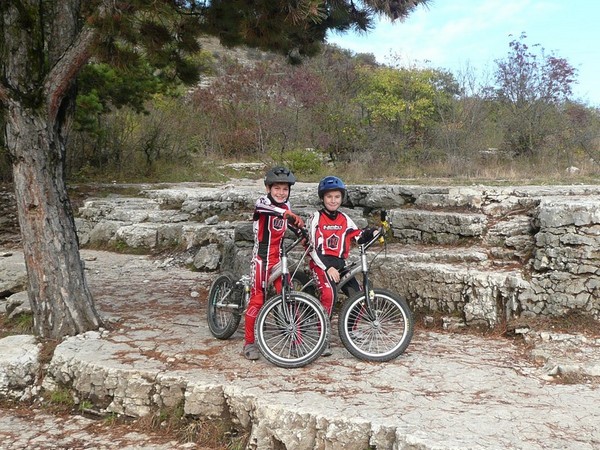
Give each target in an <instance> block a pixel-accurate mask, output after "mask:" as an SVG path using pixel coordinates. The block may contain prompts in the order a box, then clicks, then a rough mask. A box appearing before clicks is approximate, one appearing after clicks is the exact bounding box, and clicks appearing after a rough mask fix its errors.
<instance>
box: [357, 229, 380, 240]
mask: <svg viewBox="0 0 600 450" xmlns="http://www.w3.org/2000/svg"><path fill="white" fill-rule="evenodd" d="M376 231H377V229H376V228H364V229H363V230H362V233H361V234H360V237H359V238H358V241H357V242H358V243H359V244H365V243H367V242H369V241H370V240H371V239H373V236H374V235H375V232H376Z"/></svg>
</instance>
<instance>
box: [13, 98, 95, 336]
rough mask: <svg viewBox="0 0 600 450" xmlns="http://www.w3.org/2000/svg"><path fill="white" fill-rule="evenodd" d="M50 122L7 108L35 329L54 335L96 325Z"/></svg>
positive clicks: (61, 159)
mask: <svg viewBox="0 0 600 450" xmlns="http://www.w3.org/2000/svg"><path fill="white" fill-rule="evenodd" d="M53 128H54V127H53V126H52V124H48V123H47V120H46V118H44V117H40V116H39V115H37V114H35V112H33V111H31V110H24V109H23V107H22V106H21V105H17V104H12V105H11V107H10V108H9V120H8V124H7V128H6V131H7V138H8V139H7V141H8V142H10V143H11V145H10V152H11V156H12V159H13V178H14V186H15V195H16V199H17V210H18V215H19V226H20V228H21V234H22V238H23V239H22V241H23V253H24V255H25V264H26V267H27V274H28V294H29V301H30V303H31V309H32V311H33V322H34V329H35V333H36V334H37V335H39V336H41V337H45V338H55V339H56V338H60V337H62V336H65V335H74V334H78V333H81V332H84V331H87V330H92V329H98V327H99V326H100V325H101V320H100V318H99V316H98V314H97V312H96V310H95V307H94V301H93V298H92V295H91V293H90V291H89V289H88V286H87V283H86V281H85V276H84V268H83V263H82V261H81V259H80V255H79V242H78V239H77V233H76V231H75V223H74V220H73V213H72V209H71V204H70V201H69V198H68V195H67V190H66V186H65V182H64V173H63V170H64V146H63V145H62V142H61V139H60V136H59V135H58V133H55V132H53Z"/></svg>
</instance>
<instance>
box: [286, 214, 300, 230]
mask: <svg viewBox="0 0 600 450" xmlns="http://www.w3.org/2000/svg"><path fill="white" fill-rule="evenodd" d="M283 218H284V219H287V221H288V222H289V223H291V224H292V225H294V226H295V227H297V228H304V220H302V217H300V216H298V215H297V214H294V213H293V212H291V211H286V212H284V213H283Z"/></svg>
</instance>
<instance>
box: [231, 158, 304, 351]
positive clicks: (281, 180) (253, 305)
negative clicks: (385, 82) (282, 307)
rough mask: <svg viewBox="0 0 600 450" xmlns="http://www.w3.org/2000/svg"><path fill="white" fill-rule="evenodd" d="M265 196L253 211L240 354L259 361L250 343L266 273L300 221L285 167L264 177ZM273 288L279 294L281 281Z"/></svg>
mask: <svg viewBox="0 0 600 450" xmlns="http://www.w3.org/2000/svg"><path fill="white" fill-rule="evenodd" d="M264 182H265V188H266V191H267V193H266V194H265V195H262V196H261V197H260V198H259V199H258V200H257V201H256V205H255V208H254V216H253V221H254V222H253V231H254V248H253V251H252V269H251V271H252V282H251V287H250V301H249V303H248V309H247V310H246V316H245V339H244V349H243V353H244V356H245V357H246V358H247V359H251V360H255V359H258V358H259V352H258V348H257V347H256V344H255V343H254V324H255V322H256V317H257V316H258V312H259V311H260V308H261V307H262V306H263V303H264V301H265V292H266V289H267V280H268V278H269V274H270V272H271V270H272V268H273V266H275V265H276V264H277V263H278V262H279V260H280V259H281V254H280V249H281V245H282V242H283V237H284V235H285V232H286V230H287V229H288V227H289V228H290V229H291V230H292V231H294V232H295V233H296V234H298V232H299V229H300V228H304V221H303V220H302V218H301V217H299V216H297V215H296V214H294V213H293V212H292V211H291V208H290V203H289V197H290V190H291V187H292V186H293V185H294V183H296V178H295V177H294V174H293V173H292V172H291V171H290V170H289V169H286V168H285V167H274V168H273V169H271V170H269V171H268V172H267V174H266V175H265V180H264ZM275 289H276V291H277V292H281V278H279V279H277V280H276V281H275Z"/></svg>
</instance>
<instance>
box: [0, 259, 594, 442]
mask: <svg viewBox="0 0 600 450" xmlns="http://www.w3.org/2000/svg"><path fill="white" fill-rule="evenodd" d="M82 256H83V257H84V259H85V260H86V272H87V276H88V281H89V283H90V287H91V289H92V292H93V293H94V296H95V299H96V302H97V307H98V309H99V311H100V312H101V314H102V315H103V316H104V317H105V318H107V319H109V322H110V323H111V324H112V326H111V329H110V330H105V331H102V332H89V333H86V334H84V335H81V336H76V337H71V338H68V339H66V340H65V341H63V343H61V344H60V345H58V347H57V348H56V351H55V354H54V357H53V359H52V361H51V363H50V366H49V368H48V370H47V373H46V377H45V380H44V386H45V387H47V388H51V387H52V385H53V383H69V384H71V385H72V386H73V388H74V389H76V390H77V391H78V392H79V394H80V397H81V398H94V399H96V400H97V401H98V402H100V403H101V404H103V405H104V408H105V409H106V411H107V412H115V413H122V414H127V415H131V416H138V415H143V414H146V413H147V412H148V411H150V410H151V409H152V408H155V407H162V406H169V405H172V404H176V403H177V402H179V401H181V400H182V401H183V402H184V408H185V412H186V413H187V414H191V415H197V416H209V417H214V416H218V415H223V414H228V415H230V416H231V417H232V418H233V420H235V421H237V422H239V423H240V424H241V425H243V426H246V427H248V428H251V435H250V444H249V447H250V448H252V449H261V450H262V449H281V448H287V449H338V448H344V449H357V450H358V449H364V448H369V446H374V448H378V449H466V448H470V449H498V448H503V449H525V448H527V449H542V448H544V449H547V448H552V449H559V448H560V449H565V448H573V449H575V448H577V449H593V448H598V446H599V445H600V431H599V430H598V426H597V417H598V416H599V415H600V407H599V406H598V405H600V391H599V390H598V389H597V385H596V384H594V383H591V382H589V383H586V382H582V383H578V384H560V383H557V382H556V379H555V375H556V374H557V373H560V370H561V369H557V367H563V368H564V370H568V367H572V366H573V365H574V364H575V363H583V362H585V363H586V364H587V366H588V367H596V362H597V360H598V359H600V358H599V356H598V352H597V351H595V350H596V346H597V343H596V341H594V340H589V339H588V340H586V339H580V340H577V339H575V341H576V342H574V341H573V340H572V339H571V340H569V339H560V336H559V335H556V336H554V337H552V336H550V335H548V336H541V337H540V347H539V348H538V350H539V351H540V352H541V353H540V354H535V355H534V354H533V353H532V350H531V348H530V347H526V346H523V345H520V344H518V343H517V342H515V341H510V340H505V339H499V338H483V337H479V336H474V335H467V334H450V333H440V332H432V331H424V330H421V329H417V330H416V332H415V335H414V338H413V341H412V343H411V345H410V346H409V347H408V349H407V351H406V352H405V353H404V354H403V355H401V356H400V357H399V358H397V359H396V360H394V361H392V362H388V363H383V364H376V363H367V362H361V361H358V360H357V359H355V358H353V357H352V356H351V355H350V354H349V353H348V352H347V351H346V350H345V349H344V348H343V346H342V345H341V343H340V340H339V337H337V336H336V335H335V333H334V334H333V338H332V350H333V355H332V356H331V357H328V358H320V359H319V360H317V361H316V362H314V363H313V364H311V365H309V366H307V367H304V368H301V369H291V370H290V369H281V368H278V367H275V366H273V365H271V364H270V363H268V362H267V361H266V360H264V359H260V360H258V361H247V360H245V359H244V358H243V357H242V356H241V348H242V344H243V336H242V328H241V327H240V329H239V330H238V332H237V333H236V334H235V335H234V336H233V337H232V338H231V339H229V340H227V341H219V340H216V339H214V338H213V337H212V336H211V335H210V333H209V331H208V327H207V325H206V289H207V288H208V286H209V284H210V281H211V276H210V275H209V274H203V273H195V272H191V271H189V270H188V269H187V268H181V267H177V266H175V265H169V264H164V261H157V260H153V259H151V258H148V257H145V256H139V255H123V254H115V253H109V252H101V251H90V250H84V251H83V252H82ZM334 320H335V318H334ZM335 329H336V326H335V324H334V325H333V330H335ZM565 345H568V346H576V348H577V349H579V351H577V352H574V351H571V352H569V354H566V352H562V353H561V352H560V351H558V350H557V349H560V348H566V347H565ZM584 347H585V348H586V349H589V350H586V351H584ZM569 348H571V347H569ZM549 349H551V350H553V351H556V352H557V353H555V354H553V353H552V352H550V351H549ZM534 350H535V349H534ZM558 356H560V358H558ZM569 356H572V357H573V358H575V360H569V358H568V357H569ZM553 358H555V359H553ZM577 358H581V360H580V361H578V360H577ZM566 360H568V361H566ZM595 360H596V361H595ZM569 364H571V366H569ZM580 366H581V364H580ZM592 375H593V374H592ZM1 422H2V421H1V420H0V423H1ZM26 428H27V427H26ZM1 433H2V431H0V436H1ZM40 433H41V434H44V432H43V430H40ZM48 433H49V432H47V433H46V434H47V435H48ZM47 437H48V436H47ZM0 447H1V444H0ZM14 448H18V447H14Z"/></svg>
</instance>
